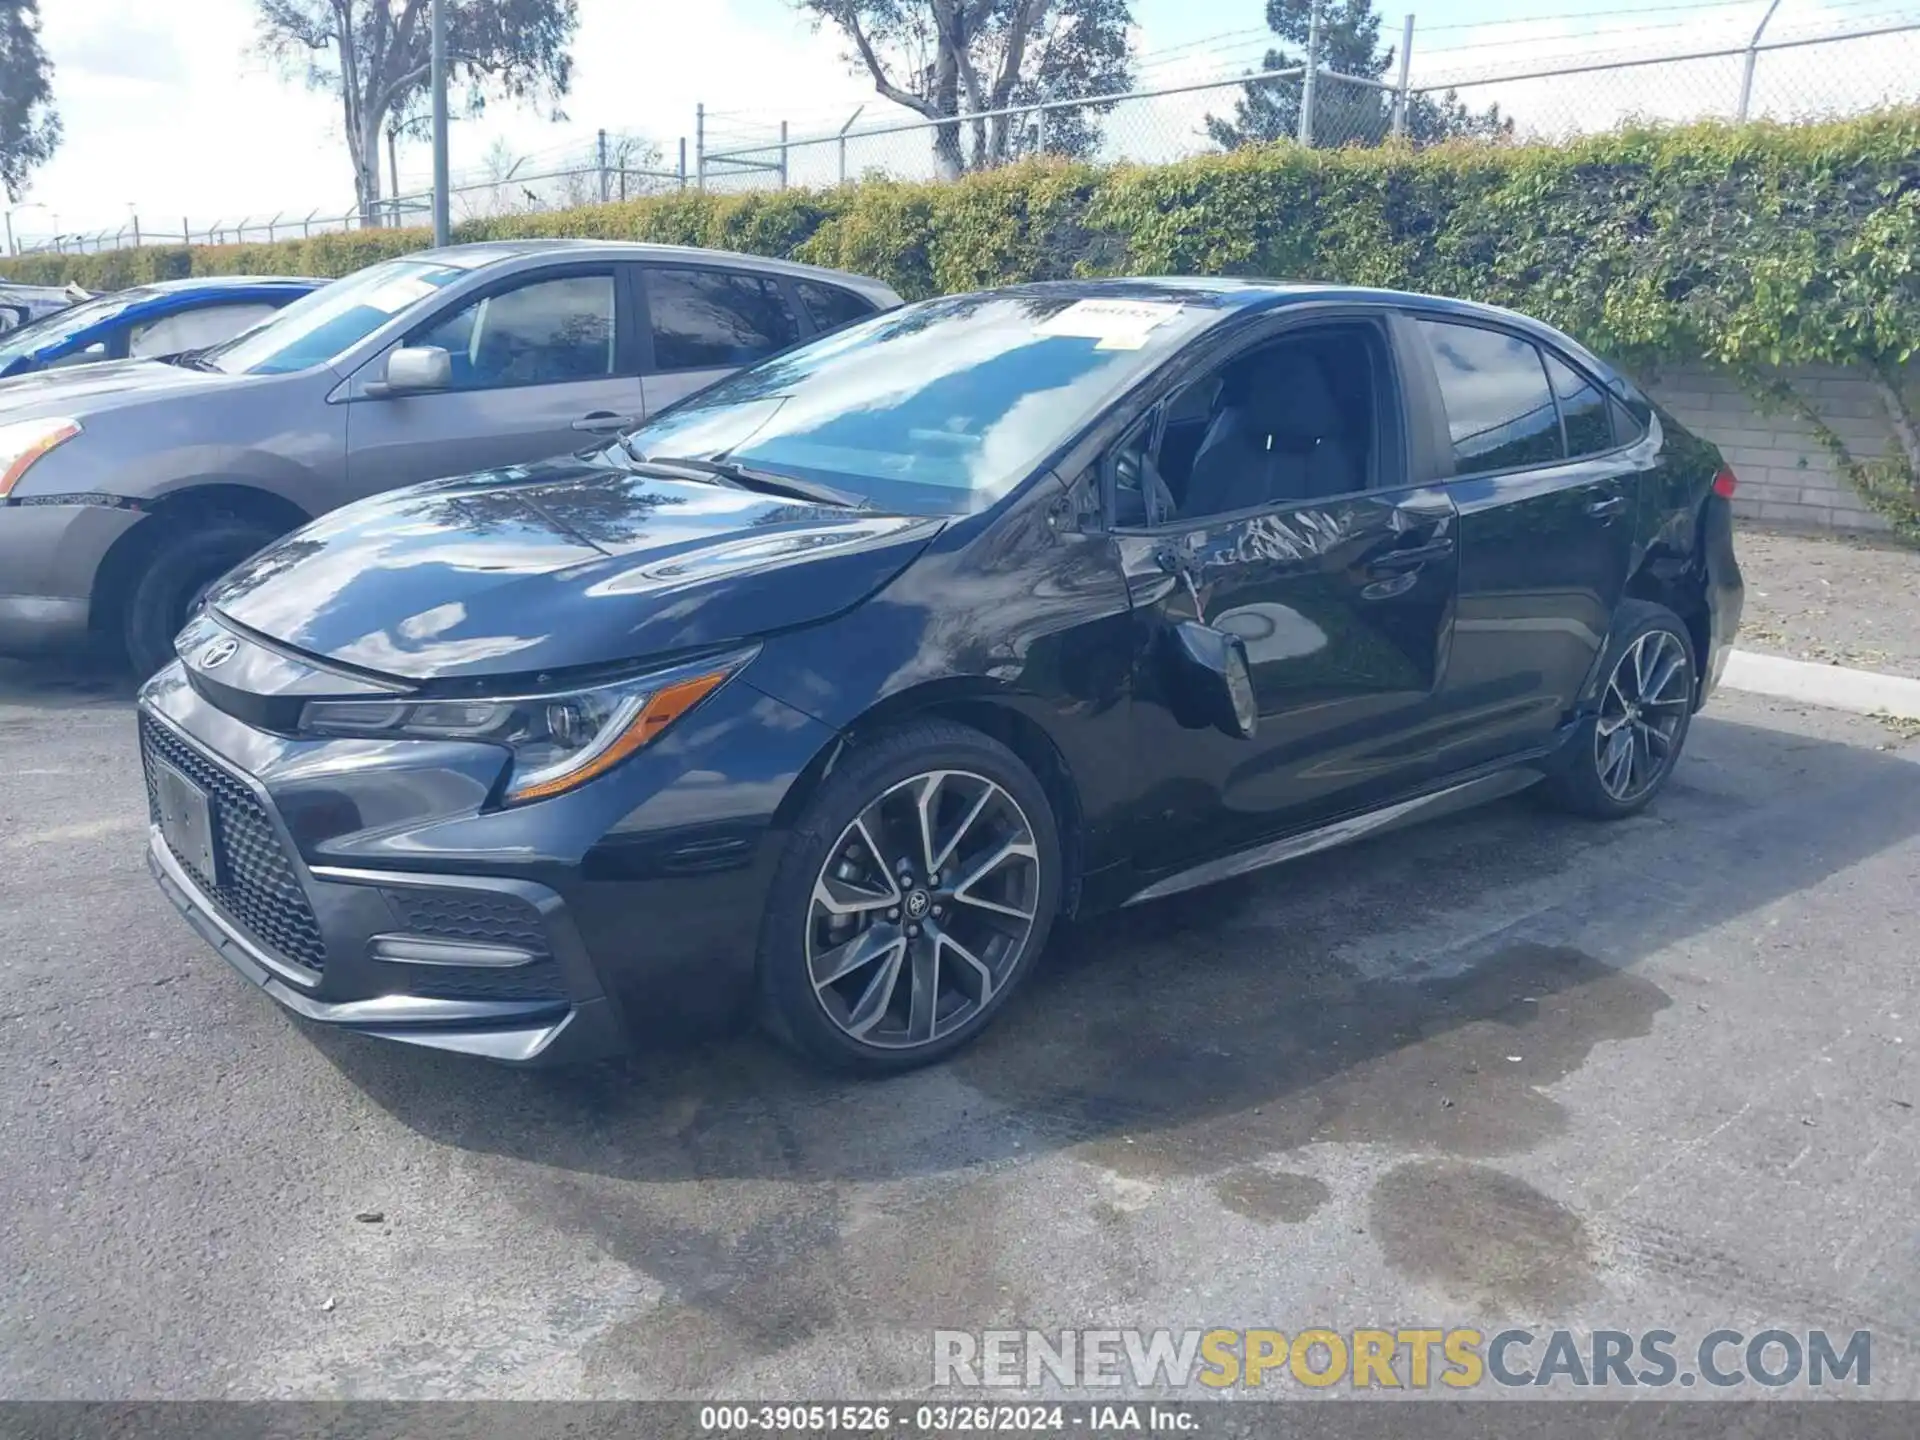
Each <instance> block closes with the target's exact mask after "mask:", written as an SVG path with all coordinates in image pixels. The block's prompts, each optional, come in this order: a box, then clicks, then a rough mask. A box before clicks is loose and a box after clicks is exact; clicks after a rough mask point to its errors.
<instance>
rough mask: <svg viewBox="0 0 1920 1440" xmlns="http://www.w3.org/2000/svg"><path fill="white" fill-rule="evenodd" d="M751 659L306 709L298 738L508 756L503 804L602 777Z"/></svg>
mask: <svg viewBox="0 0 1920 1440" xmlns="http://www.w3.org/2000/svg"><path fill="white" fill-rule="evenodd" d="M753 654H754V652H753V651H751V650H745V651H740V652H738V653H736V654H733V655H727V656H723V657H721V658H720V659H717V660H702V661H698V662H696V663H694V664H691V665H683V666H679V667H677V668H675V669H672V670H661V671H656V672H655V673H653V674H651V675H642V676H638V677H636V678H635V679H631V680H621V681H617V682H615V683H613V684H610V685H596V686H592V687H590V688H585V689H579V690H565V691H555V692H554V693H552V694H548V695H525V696H519V697H515V698H512V699H501V700H490V699H479V700H311V701H309V702H307V706H306V709H305V710H304V711H303V712H302V713H301V720H300V725H301V729H302V730H305V731H307V732H309V733H312V734H317V735H352V736H360V737H363V738H366V739H386V738H390V737H401V736H405V737H408V738H411V739H416V740H479V741H484V742H486V743H488V744H492V745H503V746H505V747H506V748H507V749H508V750H511V751H512V752H513V776H512V779H511V780H509V782H508V784H507V794H506V799H507V803H508V804H509V805H517V804H520V803H521V802H523V801H527V800H544V799H546V798H547V797H548V796H550V795H559V794H561V793H563V792H565V791H568V790H571V789H573V788H574V787H575V786H577V785H584V784H586V782H587V781H589V780H591V779H593V777H594V776H596V775H602V774H605V773H606V772H607V771H608V770H611V769H612V768H613V767H614V766H615V765H618V764H619V763H620V762H621V761H622V760H624V759H626V758H627V756H629V755H631V754H633V753H634V752H635V751H636V750H640V749H642V748H644V747H645V746H647V745H649V744H651V743H652V742H653V741H654V739H655V738H657V737H658V736H659V735H660V734H661V733H662V732H663V731H664V730H665V729H666V728H667V727H668V726H669V725H671V724H672V723H673V722H674V721H675V720H678V719H679V718H680V717H681V716H682V715H684V714H686V713H687V712H688V711H689V710H691V709H693V707H694V706H696V705H698V704H699V703H700V702H701V701H702V700H704V699H706V698H707V696H709V695H711V694H712V693H713V692H714V691H715V690H718V689H719V688H720V687H721V686H722V685H724V684H726V682H727V681H728V680H731V679H732V678H733V677H734V676H735V675H737V674H738V673H739V672H740V669H741V667H742V666H744V665H745V664H746V663H747V661H749V660H750V659H752V658H753Z"/></svg>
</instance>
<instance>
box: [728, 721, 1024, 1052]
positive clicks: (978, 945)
mask: <svg viewBox="0 0 1920 1440" xmlns="http://www.w3.org/2000/svg"><path fill="white" fill-rule="evenodd" d="M1059 856H1060V846H1059V841H1058V838H1057V834H1056V831H1055V828H1054V818H1053V811H1052V807H1051V806H1050V805H1049V804H1048V802H1047V796H1046V792H1045V791H1044V790H1043V789H1042V788H1041V786H1040V783H1039V782H1038V781H1037V780H1036V779H1035V778H1034V776H1033V773H1032V772H1031V771H1030V770H1029V769H1028V768H1027V767H1026V766H1025V765H1024V764H1023V763H1021V761H1020V759H1019V757H1018V756H1016V755H1015V754H1014V753H1013V752H1012V751H1011V750H1009V749H1007V748H1006V747H1005V746H1004V745H1001V744H1000V743H999V742H998V741H995V740H993V739H991V738H990V737H988V736H986V735H983V734H981V733H980V732H978V731H975V730H971V729H969V728H967V727H965V726H962V725H956V724H952V723H950V722H947V721H924V722H920V723H916V724H913V725H910V726H906V727H903V728H901V729H899V730H895V731H891V732H888V733H887V734H884V735H882V736H880V737H878V738H877V739H876V740H875V741H873V742H871V743H870V744H868V745H865V746H863V747H861V748H860V749H858V750H855V751H852V752H850V754H849V757H848V759H847V760H846V762H845V764H844V765H843V767H842V768H841V769H839V770H838V771H836V772H835V773H834V774H833V776H832V777H830V779H829V780H828V781H827V783H826V784H825V785H824V786H822V788H821V791H820V793H819V795H817V796H816V797H815V798H814V801H813V803H812V805H811V806H810V807H809V808H808V811H807V814H806V818H805V819H804V820H803V821H802V822H801V824H800V825H799V826H798V827H797V829H796V830H795V832H794V834H793V837H792V840H791V842H790V844H789V845H788V849H787V854H786V856H785V858H784V859H783V861H782V862H781V867H780V871H779V874H778V875H777V876H776V878H775V881H774V884H773V888H772V891H771V893H770V897H769V900H768V906H767V914H766V918H765V921H764V924H763V929H762V935H761V942H760V980H761V1010H762V1014H763V1016H764V1018H765V1020H766V1022H767V1025H768V1028H769V1029H770V1030H772V1031H773V1033H774V1034H775V1035H776V1036H777V1037H779V1038H780V1039H781V1040H782V1041H784V1042H785V1043H786V1044H787V1045H789V1046H790V1047H791V1048H793V1049H795V1050H797V1051H799V1052H800V1053H801V1054H802V1055H803V1056H804V1057H806V1058H807V1059H809V1060H812V1061H815V1062H816V1063H819V1064H823V1065H827V1066H830V1067H832V1068H835V1069H842V1070H859V1071H866V1072H870V1073H879V1072H887V1071H897V1070H908V1069H912V1068H914V1067H916V1066H919V1065H925V1064H929V1063H931V1062H933V1061H935V1060H938V1059H940V1058H941V1057H943V1056H945V1055H949V1054H951V1053H952V1052H953V1051H955V1050H957V1049H959V1048H960V1047H961V1046H962V1045H965V1044H966V1043H967V1042H968V1041H970V1040H971V1039H973V1037H974V1036H975V1035H977V1034H979V1033H980V1031H981V1030H983V1029H985V1028H986V1026H987V1025H988V1024H989V1023H990V1022H991V1020H992V1018H993V1016H994V1015H995V1014H997V1013H998V1012H999V1010H1000V1008H1001V1006H1002V1005H1004V1004H1005V1003H1006V1001H1007V1000H1008V998H1009V997H1010V996H1011V995H1012V993H1013V991H1014V988H1015V987H1016V986H1017V985H1018V984H1019V983H1020V981H1021V980H1023V979H1024V978H1025V977H1026V975H1027V972H1028V971H1029V970H1031V969H1032V968H1033V963H1034V961H1035V959H1036V958H1037V957H1038V955H1039V953H1040V951H1041V949H1042V948H1043V947H1044V946H1045V944H1046V939H1047V932H1048V930H1049V928H1050V927H1051V924H1052V921H1053V915H1054V911H1055V908H1056V906H1057V904H1058V895H1059V886H1060V878H1059V870H1060V858H1059Z"/></svg>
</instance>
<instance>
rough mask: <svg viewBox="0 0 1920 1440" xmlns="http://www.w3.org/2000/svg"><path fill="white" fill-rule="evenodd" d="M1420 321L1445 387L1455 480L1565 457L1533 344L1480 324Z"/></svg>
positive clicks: (1556, 415) (1555, 411)
mask: <svg viewBox="0 0 1920 1440" xmlns="http://www.w3.org/2000/svg"><path fill="white" fill-rule="evenodd" d="M1417 323H1418V325H1419V328H1420V333H1421V335H1422V336H1423V337H1424V338H1425V340H1426V342H1427V350H1428V353H1429V354H1430V355H1431V356H1432V357H1433V368H1434V373H1435V375H1436V376H1437V378H1438V379H1439V382H1440V398H1441V401H1442V403H1443V404H1444V405H1445V406H1446V411H1447V431H1448V434H1449V436H1450V437H1451V438H1452V441H1453V463H1454V471H1455V473H1456V474H1458V475H1478V474H1483V473H1485V472H1487V471H1491V470H1511V469H1514V468H1516V467H1519V466H1524V465H1545V464H1551V463H1552V462H1554V461H1556V460H1560V459H1562V458H1564V456H1565V451H1564V450H1563V449H1562V448H1561V443H1560V415H1559V411H1558V409H1557V408H1556V406H1555V404H1554V398H1553V390H1552V388H1551V387H1550V386H1549V385H1548V383H1547V372H1546V368H1545V366H1544V364H1543V363H1542V360H1541V356H1540V352H1539V351H1538V350H1537V349H1535V348H1534V346H1533V345H1532V344H1531V343H1530V342H1528V341H1526V340H1522V339H1521V338H1520V337H1519V336H1517V335H1509V334H1506V333H1505V332H1504V331H1500V330H1488V329H1485V328H1483V327H1481V326H1478V325H1459V324H1454V323H1452V322H1449V321H1443V320H1427V319H1422V320H1419V321H1418V322H1417Z"/></svg>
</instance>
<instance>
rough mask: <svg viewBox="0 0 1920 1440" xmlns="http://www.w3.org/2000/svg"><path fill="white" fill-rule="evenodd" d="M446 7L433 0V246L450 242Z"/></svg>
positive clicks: (442, 2)
mask: <svg viewBox="0 0 1920 1440" xmlns="http://www.w3.org/2000/svg"><path fill="white" fill-rule="evenodd" d="M448 183H449V182H448V177H447V7H446V0H433V243H434V244H435V245H446V244H449V243H451V241H452V239H453V224H452V218H451V216H452V206H451V197H449V195H448V194H447V186H448Z"/></svg>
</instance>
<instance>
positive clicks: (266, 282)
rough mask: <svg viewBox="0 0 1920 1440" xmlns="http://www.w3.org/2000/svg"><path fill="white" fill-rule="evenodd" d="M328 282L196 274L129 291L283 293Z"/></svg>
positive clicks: (306, 278)
mask: <svg viewBox="0 0 1920 1440" xmlns="http://www.w3.org/2000/svg"><path fill="white" fill-rule="evenodd" d="M328 283H330V282H328V281H326V280H322V279H319V278H318V277H316V276H312V275H196V276H193V277H192V278H190V279H186V280H156V281H154V282H153V283H152V284H150V285H132V286H129V287H128V289H130V290H142V291H147V292H149V293H151V294H155V295H177V294H179V293H181V292H182V291H192V292H195V293H204V292H206V291H210V290H232V291H244V290H283V289H287V288H289V287H295V286H297V287H300V288H303V289H309V290H311V289H316V288H318V287H319V286H321V285H326V284H328Z"/></svg>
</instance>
